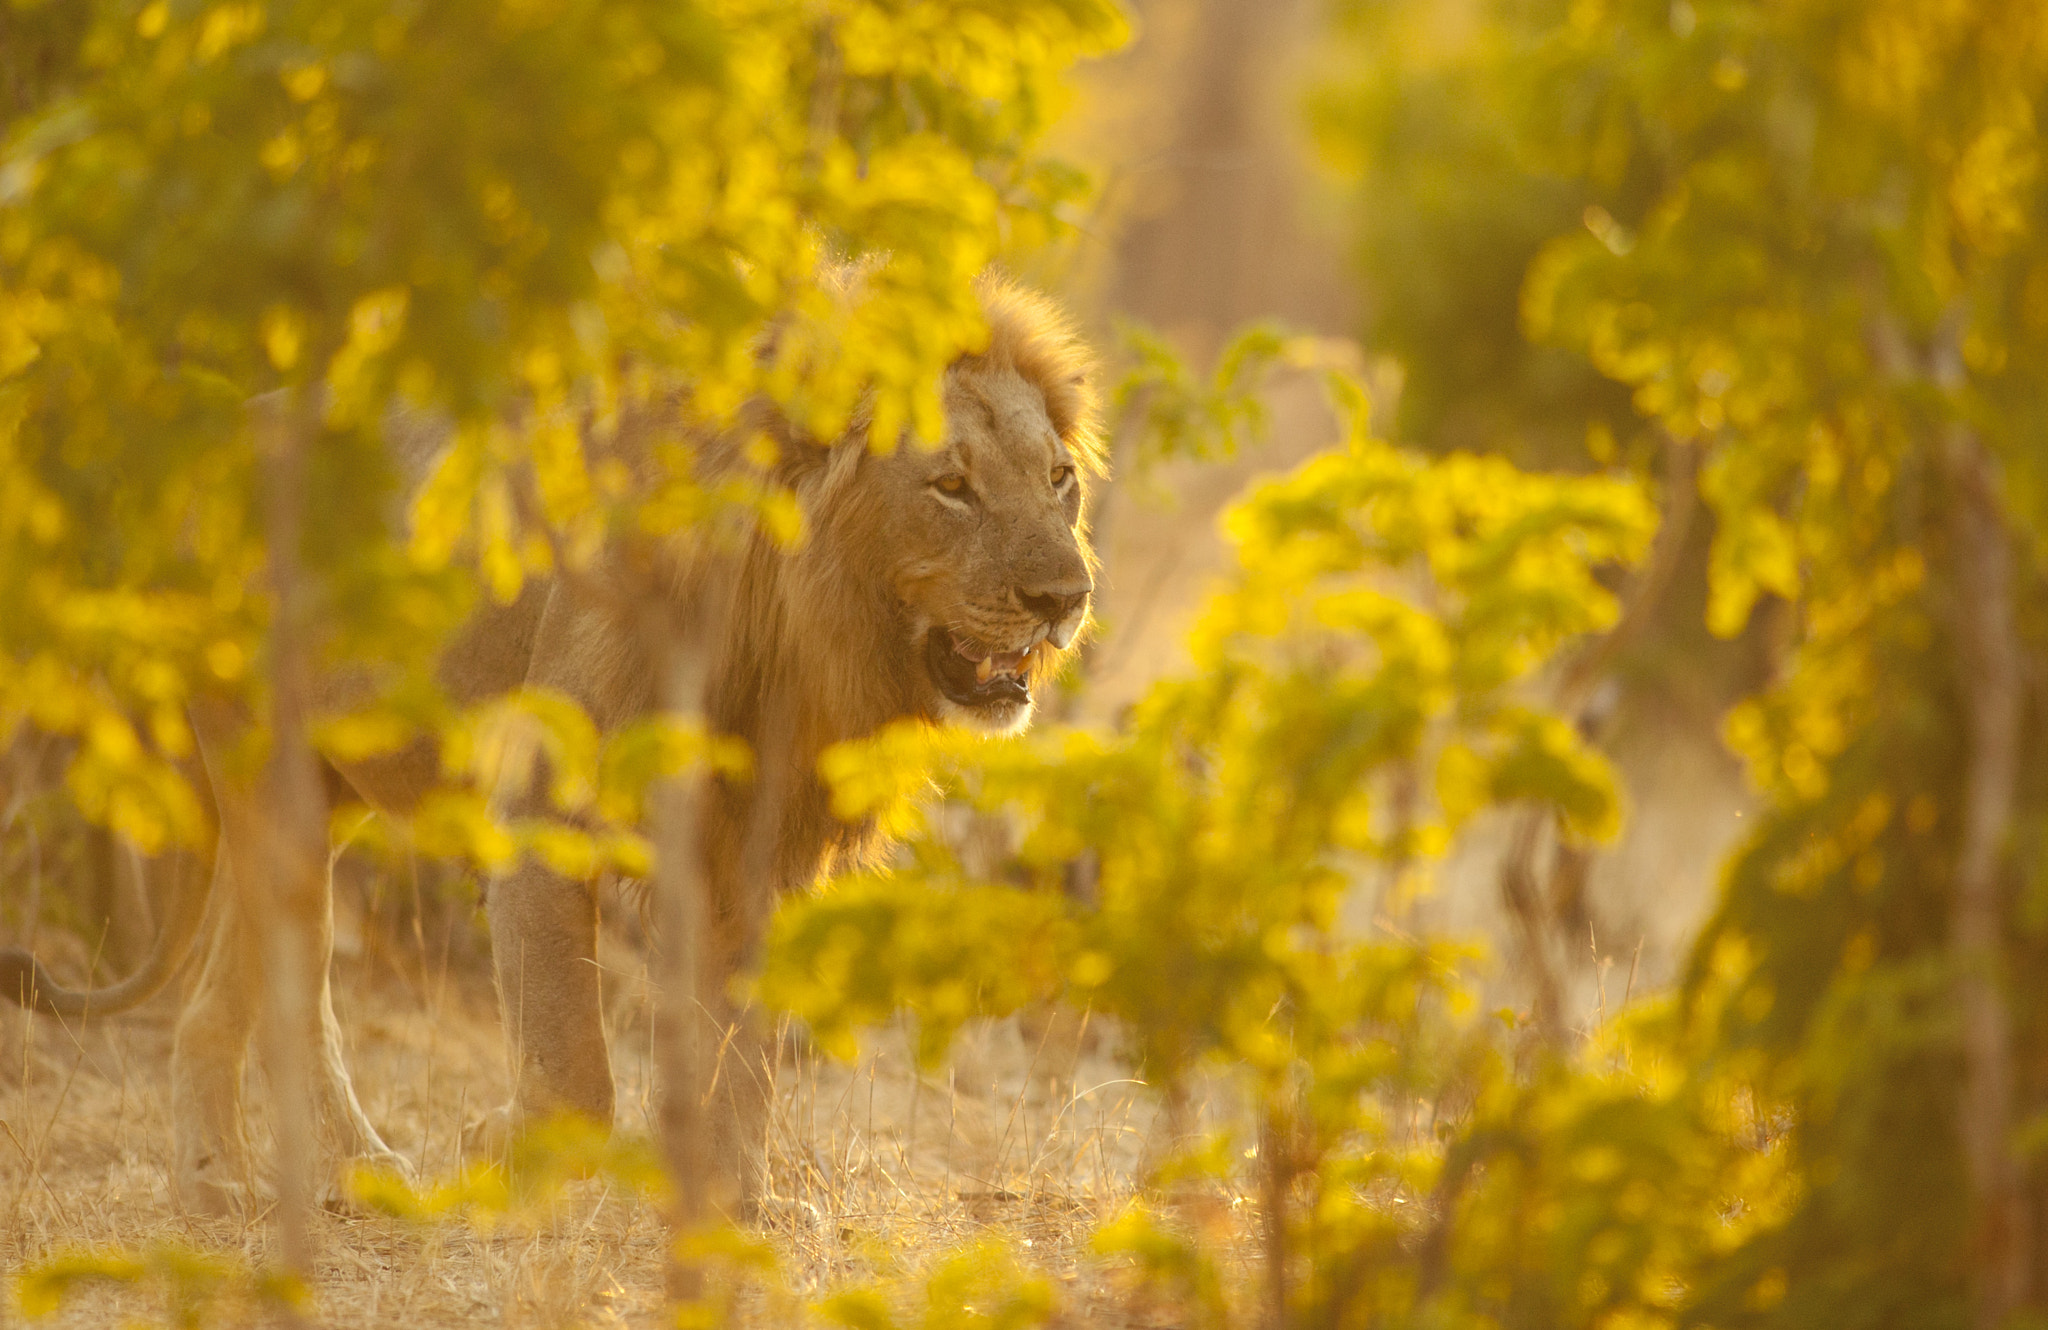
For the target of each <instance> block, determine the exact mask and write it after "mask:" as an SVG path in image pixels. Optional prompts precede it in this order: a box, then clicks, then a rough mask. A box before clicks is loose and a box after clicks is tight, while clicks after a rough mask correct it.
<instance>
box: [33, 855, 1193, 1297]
mask: <svg viewBox="0 0 2048 1330" xmlns="http://www.w3.org/2000/svg"><path fill="white" fill-rule="evenodd" d="M372 885H373V886H374V885H375V884H374V883H373V884H372ZM348 894H349V893H347V892H345V893H344V896H345V898H346V896H347V895H348ZM350 922H351V921H350V920H349V919H347V918H345V919H344V921H343V924H344V927H343V929H342V934H343V947H342V950H343V952H344V956H343V958H342V959H341V960H340V961H339V962H338V963H337V983H338V1002H339V1005H340V1007H341V1011H342V1022H343V1025H344V1027H345V1028H346V1029H347V1031H348V1034H349V1037H350V1039H351V1041H352V1044H353V1047H352V1050H351V1057H352V1065H353V1066H354V1068H355V1072H356V1077H357V1082H358V1088H359V1090H360V1091H361V1092H362V1094H363V1097H364V1101H365V1106H366V1107H367V1109H368V1110H369V1113H370V1116H371V1117H372V1119H373V1120H374V1121H376V1122H377V1123H378V1125H379V1126H380V1128H381V1129H383V1130H384V1132H385V1133H386V1136H387V1138H388V1139H389V1140H390V1141H391V1142H392V1144H393V1145H394V1146H395V1147H396V1148H398V1149H399V1150H401V1151H402V1152H403V1153H405V1154H406V1155H407V1156H408V1157H409V1158H410V1159H411V1160H412V1161H413V1162H414V1164H415V1165H416V1166H417V1167H418V1169H419V1170H420V1172H421V1174H422V1175H423V1176H427V1177H434V1176H445V1175H448V1174H450V1173H453V1172H454V1171H456V1170H457V1169H459V1168H460V1167H461V1165H462V1164H463V1162H464V1160H463V1156H462V1146H461V1129H462V1127H463V1124H464V1123H465V1121H467V1120H468V1119H470V1118H472V1117H474V1116H475V1115H476V1114H477V1113H478V1112H479V1111H480V1110H481V1109H482V1108H484V1107H487V1106H489V1105H491V1104H494V1103H496V1102H498V1101H499V1100H500V1098H501V1097H502V1096H503V1094H504V1092H505V1084H506V1082H505V1073H504V1066H503V1057H502V1054H501V1051H500V1044H499V1034H498V1029H497V1023H496V1015H495V1011H494V1002H493V999H492V995H491V990H490V984H489V978H488V974H487V972H486V971H485V970H484V969H483V968H482V966H481V964H480V963H479V962H478V960H477V959H476V944H475V942H474V940H473V939H471V938H467V937H465V936H464V935H463V930H465V929H467V928H468V927H470V925H469V923H468V922H467V920H466V919H462V918H460V917H457V918H455V919H454V921H453V925H452V931H443V932H442V933H441V935H440V936H438V937H436V936H434V933H435V931H436V930H434V929H432V928H417V929H414V928H409V927H404V926H401V927H399V928H397V929H392V928H390V927H389V926H388V925H389V921H388V920H377V919H373V920H372V921H371V925H370V926H369V927H367V928H364V929H362V930H360V938H361V940H360V941H359V942H356V943H354V944H353V945H352V938H351V935H352V934H353V933H356V931H357V930H355V929H352V928H351V927H349V924H350ZM451 944H452V945H451ZM40 945H41V948H42V950H44V951H45V952H46V953H49V952H52V951H54V952H56V953H57V958H58V959H60V960H62V961H64V962H68V968H70V969H72V970H73V972H74V973H76V972H78V971H81V970H83V969H84V968H86V966H87V965H88V964H89V962H90V956H89V954H88V951H87V948H85V947H84V946H83V945H81V944H79V943H78V942H77V940H76V939H75V938H66V937H64V936H63V935H53V934H52V933H50V932H48V931H45V933H44V934H43V940H42V942H41V944H40ZM67 952H68V954H67ZM603 952H604V954H603V956H602V957H601V960H602V962H603V963H604V964H605V966H606V968H607V971H608V973H609V974H610V975H611V976H612V979H613V982H612V984H611V985H610V992H609V994H608V1003H607V1008H608V1015H609V1018H610V1021H611V1024H612V1027H613V1040H612V1046H613V1050H614V1054H615V1061H616V1067H615V1071H616V1075H617V1078H618V1083H619V1104H620V1109H619V1116H620V1120H621V1121H620V1125H621V1126H622V1127H623V1128H624V1129H626V1130H629V1131H638V1130H644V1128H645V1125H646V1122H647V1115H648V1112H649V1109H650V1108H651V1103H652V1088H651V1084H650V1078H649V1057H648V1028H649V1027H648V1021H647V1014H648V990H647V985H646V982H645V970H644V965H643V961H642V958H641V955H640V953H639V951H638V949H637V948H636V947H634V946H633V945H632V944H631V941H630V939H629V938H628V937H627V936H626V935H625V934H624V933H622V932H619V931H617V930H611V929H608V930H607V940H606V944H605V947H604V948H603ZM348 953H353V954H348ZM465 958H467V959H465ZM173 1009H174V1007H173V1003H172V1002H171V1001H170V1000H169V999H160V1000H159V1001H158V1002H157V1003H155V1004H153V1005H152V1006H151V1007H149V1008H148V1009H146V1010H144V1011H142V1012H139V1013H136V1014H133V1015H130V1016H127V1017H123V1018H120V1019H116V1020H109V1021H94V1022H90V1023H88V1024H86V1025H83V1026H71V1027H67V1026H66V1025H64V1024H62V1023H60V1022H57V1021H54V1020H50V1019H47V1018H40V1017H30V1016H27V1015H26V1014H23V1013H19V1012H14V1011H12V1010H11V1009H10V1010H8V1011H7V1012H6V1015H5V1020H4V1023H0V1274H11V1272H12V1271H13V1270H15V1269H18V1268H19V1267H20V1266H22V1265H23V1264H25V1263H28V1262H33V1261H36V1260H39V1259H42V1258H45V1257H47V1256H49V1255H51V1254H53V1253H56V1252H59V1251H63V1250H65V1249H69V1248H75V1247H80V1246H99V1245H122V1246H127V1247H136V1246H141V1245H146V1244H149V1243H152V1242H156V1241H162V1240H171V1241H176V1242H180V1243H184V1244H188V1245H193V1246H198V1247H202V1248H208V1249H215V1250H226V1251H230V1252H241V1253H246V1254H247V1255H249V1256H251V1257H253V1258H257V1259H261V1258H262V1256H263V1254H264V1252H265V1250H266V1244H267V1243H268V1242H269V1240H270V1235H269V1229H268V1226H267V1224H266V1222H265V1217H264V1216H263V1215H261V1214H258V1215H252V1216H248V1217H246V1218H244V1219H242V1220H239V1221H208V1220H198V1219H193V1218H190V1217H186V1216H182V1215H180V1214H179V1213H178V1212H177V1210H176V1208H175V1206H174V1205H173V1203H172V1199H171V1195H170V1184H169V1178H168V1172H167V1170H168V1166H169V1162H170V1122H169V1114H168V1106H167V1103H166V1093H165V1084H166V1082H165V1069H166V1063H167V1059H168V1055H169V1046H170V1034H169V1029H170V1018H171V1013H172V1011H173ZM872 1043H873V1047H872V1048H871V1050H870V1051H869V1053H868V1054H867V1056H865V1057H864V1058H863V1059H862V1060H861V1061H860V1062H859V1063H857V1064H855V1065H850V1066H849V1065H845V1064H840V1063H837V1062H833V1061H831V1060H828V1059H824V1058H821V1057H818V1056H815V1055H809V1054H793V1055H792V1056H791V1057H789V1058H788V1059H786V1060H785V1063H784V1066H783V1069H782V1072H781V1084H780V1086H779V1094H778V1099H777V1105H776V1111H775V1113H774V1117H773V1121H772V1123H771V1140H770V1151H771V1159H772V1163H773V1177H772V1195H771V1197H770V1201H769V1205H768V1207H767V1211H766V1216H765V1219H764V1230H765V1233H766V1235H767V1236H768V1237H769V1239H770V1240H771V1241H772V1243H773V1245H774V1246H775V1247H776V1249H777V1250H778V1252H779V1254H780V1256H781V1259H782V1266H783V1270H784V1274H785V1278H786V1280H787V1282H788V1284H789V1285H790V1287H791V1289H792V1290H793V1291H794V1292H795V1293H796V1294H798V1295H799V1296H801V1297H802V1298H804V1299H807V1300H808V1299H815V1298H817V1297H819V1296H821V1295H823V1294H825V1293H827V1292H828V1291H830V1290H831V1289H833V1288H835V1287H839V1286H842V1285H844V1284H846V1283H848V1282H850V1281H861V1280H869V1279H878V1278H879V1279H889V1278H893V1277H897V1276H903V1275H915V1273H916V1272H917V1271H919V1270H920V1269H922V1268H925V1267H927V1266H929V1265H930V1264H931V1263H932V1262H933V1261H935V1260H936V1259H938V1258H939V1257H940V1256H941V1255H943V1254H944V1253H946V1252H948V1251H951V1250H954V1249H957V1248H959V1247H961V1246H963V1245H966V1244H969V1243H974V1242H981V1241H990V1240H993V1241H995V1242H998V1243H1000V1244H1001V1245H1003V1246H1005V1247H1007V1248H1009V1249H1011V1250H1012V1251H1014V1252H1015V1253H1016V1254H1017V1255H1018V1257H1019V1258H1020V1259H1022V1260H1023V1261H1024V1262H1026V1263H1027V1264H1029V1265H1031V1266H1033V1267H1035V1268H1037V1269H1039V1270H1041V1271H1043V1272H1044V1273H1045V1274H1047V1275H1048V1276H1049V1277H1050V1278H1052V1279H1053V1281H1054V1282H1055V1283H1056V1284H1057V1285H1058V1286H1060V1287H1061V1288H1062V1290H1063V1292H1064V1294H1065V1296H1064V1297H1063V1298H1062V1303H1063V1306H1064V1307H1065V1309H1066V1311H1065V1317H1064V1318H1065V1319H1068V1320H1069V1321H1072V1322H1074V1323H1082V1322H1085V1323H1088V1324H1105V1323H1110V1324H1117V1323H1125V1324H1127V1323H1130V1322H1131V1318H1132V1317H1133V1316H1138V1317H1139V1318H1140V1319H1142V1313H1139V1312H1137V1311H1136V1309H1135V1308H1132V1307H1130V1306H1128V1305H1125V1304H1123V1303H1122V1302H1121V1301H1120V1300H1118V1299H1117V1298H1116V1294H1115V1291H1114V1288H1113V1281H1112V1280H1111V1278H1110V1277H1109V1275H1108V1273H1107V1272H1105V1271H1103V1270H1102V1269H1101V1268H1100V1267H1099V1265H1098V1264H1097V1263H1095V1262H1093V1261H1091V1259H1090V1258H1089V1257H1088V1255H1087V1252H1086V1249H1085V1243H1086V1240H1087V1236H1088V1234H1089V1232H1090V1231H1091V1230H1092V1229H1093V1228H1094V1227H1095V1226H1097V1225H1098V1224H1100V1223H1101V1222H1102V1221H1104V1220H1105V1219H1107V1218H1109V1217H1110V1216H1112V1215H1113V1214H1114V1213H1115V1212H1116V1211H1117V1210H1118V1209H1119V1208H1120V1207H1121V1206H1122V1205H1123V1204H1124V1203H1125V1202H1126V1201H1127V1200H1128V1199H1129V1197H1130V1196H1131V1194H1132V1189H1133V1186H1134V1179H1135V1178H1136V1176H1137V1175H1138V1174H1139V1172H1140V1170H1141V1169H1142V1166H1143V1160H1144V1158H1145V1155H1146V1152H1147V1151H1148V1149H1156V1148H1158V1146H1159V1145H1160V1144H1161V1142H1160V1141H1159V1140H1158V1138H1157V1136H1158V1131H1159V1130H1160V1126H1159V1123H1158V1121H1157V1109H1156V1104H1155V1101H1154V1100H1153V1098H1152V1097H1151V1095H1150V1092H1149V1091H1148V1090H1147V1089H1146V1088H1145V1087H1143V1086H1141V1085H1139V1084H1137V1083H1136V1082H1135V1081H1134V1080H1133V1079H1132V1078H1131V1074H1130V1072H1129V1071H1128V1069H1127V1068H1126V1066H1125V1065H1124V1063H1123V1062H1122V1061H1121V1060H1120V1059H1119V1057H1118V1056H1117V1050H1116V1047H1115V1041H1114V1040H1113V1039H1112V1038H1109V1037H1107V1036H1106V1034H1105V1032H1104V1031H1102V1030H1101V1029H1099V1028H1095V1029H1090V1028H1087V1025H1086V1023H1085V1022H1076V1021H1074V1020H1072V1019H1071V1018H1068V1019H1055V1020H1036V1021H1034V1020H1011V1021H1006V1022H1001V1023H998V1024H994V1025H991V1026H988V1027H985V1028H980V1029H976V1030H972V1031H970V1032H969V1033H968V1035H967V1036H965V1037H964V1038H963V1040H962V1042H961V1044H960V1045H959V1047H958V1048H957V1049H956V1051H955V1056H954V1058H953V1060H952V1061H951V1062H950V1064H949V1065H948V1066H947V1067H945V1068H943V1069H941V1070H939V1071H937V1072H925V1073H920V1072H919V1070H918V1069H917V1068H916V1067H915V1066H914V1065H913V1062H912V1060H911V1058H910V1057H909V1055H908V1043H907V1041H906V1039H904V1038H903V1037H902V1036H901V1035H900V1034H890V1033H885V1034H883V1035H880V1036H877V1037H876V1039H874V1040H873V1041H872ZM251 1090H252V1093H251V1102H252V1104H254V1103H260V1102H261V1087H260V1084H256V1083H252V1086H251ZM256 1130H257V1132H258V1135H259V1140H260V1135H261V1130H262V1129H261V1124H260V1122H259V1123H258V1124H256ZM319 1238H320V1247H321V1263H320V1267H319V1270H318V1275H317V1280H316V1289H315V1293H316V1297H317V1300H318V1307H319V1313H320V1320H321V1322H322V1323H323V1324H327V1325H333V1326H383V1325H400V1324H402V1325H407V1326H437V1325H473V1324H493V1325H501V1326H515V1327H524V1326H534V1327H539V1326H562V1325H610V1324H632V1325H639V1324H650V1325H651V1324H656V1323H658V1320H659V1317H658V1311H659V1304H660V1299H659V1286H660V1258H661V1248H662V1240H663V1235H662V1228H661V1224H660V1221H659V1219H658V1217H657V1216H656V1214H655V1213H654V1211H653V1210H652V1208H651V1207H650V1206H649V1205H648V1204H647V1203H646V1202H645V1201H644V1200H642V1199H640V1198H637V1197H634V1196H630V1195H620V1194H616V1193H615V1192H612V1191H609V1190H607V1189H606V1188H605V1186H604V1185H603V1184H601V1183H598V1182H591V1183H586V1184H579V1185H578V1186H577V1187H575V1188H573V1189H572V1190H571V1192H570V1194H569V1195H568V1196H567V1197H565V1198H564V1200H563V1202H562V1203H561V1205H560V1207H559V1209H558V1211H557V1212H556V1213H555V1214H554V1215H553V1216H552V1218H551V1219H550V1220H549V1221H548V1222H546V1223H545V1224H543V1225H541V1226H540V1227H539V1228H538V1229H537V1230H531V1231H529V1230H526V1229H511V1228H507V1229H502V1230H500V1231H498V1232H495V1233H483V1232H478V1231H475V1230H472V1229H470V1228H467V1227H465V1226H462V1225H460V1224H452V1223H451V1224H448V1225H443V1226H438V1227H431V1228H422V1227H418V1226H413V1225H408V1224H406V1223H403V1222H401V1221H397V1220H393V1219H388V1218H384V1217H379V1216H365V1215H359V1214H335V1213H329V1214H325V1215H323V1216H322V1217H321V1219H320V1221H319ZM757 1301H758V1300H757ZM1113 1302H1115V1304H1116V1305H1114V1306H1112V1303H1113ZM9 1314H11V1313H10V1312H8V1311H6V1310H0V1320H4V1318H5V1317H6V1316H8V1315H9ZM161 1314H162V1307H161V1300H160V1298H158V1297H157V1296H156V1295H154V1294H148V1293H144V1292H140V1291H133V1290H113V1289H106V1290H101V1291H96V1292H93V1293H91V1294H88V1295H86V1296H84V1297H82V1298H80V1299H79V1300H78V1301H76V1302H75V1303H74V1304H72V1305H71V1306H70V1307H69V1308H67V1309H66V1310H65V1311H64V1312H63V1313H60V1314H59V1315H58V1316H56V1317H54V1318H53V1319H52V1320H51V1321H50V1322H48V1324H53V1325H58V1326H67V1327H68V1326H90V1325H111V1324H118V1323H122V1322H125V1321H127V1320H129V1319H130V1318H133V1317H144V1318H155V1317H157V1316H160V1315H161ZM786 1314H787V1308H786V1305H785V1306H783V1307H782V1308H781V1310H776V1309H775V1308H773V1307H772V1306H771V1305H770V1304H767V1303H761V1304H760V1305H759V1306H757V1307H756V1308H755V1310H754V1311H753V1314H752V1315H751V1316H749V1317H747V1319H751V1320H755V1321H757V1322H760V1323H767V1322H768V1321H771V1320H774V1319H777V1318H778V1317H781V1316H786Z"/></svg>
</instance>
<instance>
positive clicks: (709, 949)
mask: <svg viewBox="0 0 2048 1330" xmlns="http://www.w3.org/2000/svg"><path fill="white" fill-rule="evenodd" d="M722 591H723V588H718V587H711V588H701V589H700V592H701V595H702V598H703V599H704V600H707V601H708V600H716V599H717V598H718V596H719V595H720V594H721V593H722ZM691 608H692V609H693V610H695V611H696V612H695V613H692V614H690V615H689V616H688V618H689V620H690V621H689V622H678V619H679V618H680V617H682V616H679V615H678V613H677V607H676V606H675V605H674V604H673V603H672V602H670V601H669V600H668V599H667V598H666V597H659V596H658V595H656V594H653V593H649V592H643V596H642V622H643V632H644V640H645V641H646V643H647V645H648V649H649V651H648V654H649V656H650V658H651V659H652V660H653V662H654V664H655V668H656V669H657V671H658V672H659V673H658V680H659V684H658V687H659V698H660V703H661V707H662V710H663V711H664V712H666V713H668V714H669V715H671V716H677V717H689V716H702V715H703V714H704V705H705V693H706V685H707V684H708V683H709V680H710V671H711V663H712V661H713V660H714V659H715V656H716V649H717V646H718V644H717V643H716V642H715V641H713V640H712V632H711V630H712V628H713V626H714V625H716V624H718V623H719V622H720V621H721V619H722V616H721V615H719V614H717V613H715V609H716V608H717V607H716V606H713V605H707V604H698V605H694V606H692V607H691ZM709 779H710V778H709V776H708V775H707V774H706V773H705V772H703V771H701V770H694V771H685V772H680V773H677V774H676V775H673V776H668V777H664V778H663V779H662V781H661V782H660V784H659V785H658V786H657V787H656V789H655V791H654V793H653V797H652V799H651V800H650V814H651V821H652V826H651V831H652V835H653V840H654V890H655V920H656V936H655V939H654V956H653V964H652V969H653V973H654V977H655V983H656V999H655V1001H656V1007H655V1018H654V1019H655V1027H656V1030H657V1031H658V1032H659V1037H658V1038H657V1039H656V1040H655V1048H654V1052H655V1072H656V1078H657V1082H658V1100H657V1106H656V1121H657V1124H658V1125H657V1131H658V1133H659V1144H660V1147H661V1153H662V1158H663V1162H664V1163H665V1164H666V1165H667V1168H668V1174H669V1184H670V1188H671V1200H670V1212H669V1223H670V1226H671V1230H672V1232H673V1233H675V1234H677V1235H687V1234H688V1233H690V1232H691V1231H693V1230H695V1229H699V1228H701V1227H703V1226H704V1225H705V1224H707V1223H711V1222H715V1221H716V1220H717V1219H718V1218H719V1217H720V1216H721V1215H722V1214H724V1213H728V1212H730V1210H731V1208H732V1206H733V1204H734V1202H735V1200H736V1198H732V1197H726V1196H722V1195H718V1194H716V1193H717V1191H718V1190H719V1188H718V1185H717V1184H718V1182H719V1170H718V1168H717V1166H716V1165H717V1160H716V1157H715V1150H714V1142H713V1139H712V1131H713V1123H712V1120H711V1112H710V1105H709V1102H708V1095H707V1089H708V1087H709V1085H710V1078H711V1074H712V1068H713V1067H714V1065H715V1063H716V1059H717V1055H718V1052H719V1046H718V1045H719V1041H718V1038H717V1032H716V1030H715V1028H714V1026H715V1022H714V1020H713V1019H711V1017H712V1016H713V1014H714V1013H716V1012H718V1011H720V1010H721V1009H722V1006H723V1003H722V1002H721V1001H720V998H721V997H722V995H721V994H719V993H716V992H714V991H712V990H713V988H714V987H715V986H716V985H717V984H718V983H719V980H720V976H719V975H718V974H717V973H716V971H717V969H718V966H717V964H716V961H715V958H714V956H713V949H714V948H715V946H716V933H715V929H716V920H715V919H714V918H713V917H712V901H711V891H710V883H709V882H708V881H706V879H705V873H704V828H703V819H704V816H705V803H706V798H707V795H708V789H707V785H708V782H709ZM667 1284H668V1292H669V1296H670V1297H671V1298H672V1299H674V1300H678V1301H681V1300H688V1299H694V1298H697V1297H700V1296H702V1294H703V1292H704V1286H703V1274H702V1271H701V1270H700V1269H698V1268H697V1266H696V1264H695V1263H694V1262H692V1261H691V1260H689V1259H688V1258H687V1257H686V1256H684V1255H681V1254H679V1253H676V1252H675V1251H674V1250H673V1249H671V1257H670V1266H669V1270H668V1275H667Z"/></svg>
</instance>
